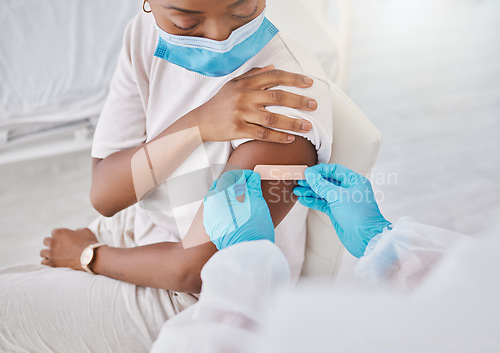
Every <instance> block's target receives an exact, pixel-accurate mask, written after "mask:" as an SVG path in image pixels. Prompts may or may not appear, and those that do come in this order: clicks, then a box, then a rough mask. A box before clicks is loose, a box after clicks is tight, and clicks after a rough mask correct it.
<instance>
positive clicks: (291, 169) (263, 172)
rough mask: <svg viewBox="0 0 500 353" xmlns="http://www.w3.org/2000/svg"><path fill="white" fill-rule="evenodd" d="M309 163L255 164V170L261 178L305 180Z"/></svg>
mask: <svg viewBox="0 0 500 353" xmlns="http://www.w3.org/2000/svg"><path fill="white" fill-rule="evenodd" d="M306 168H307V165H264V164H260V165H257V166H255V168H254V169H253V171H254V172H256V173H259V174H260V178H261V180H304V179H305V176H304V173H305V171H306Z"/></svg>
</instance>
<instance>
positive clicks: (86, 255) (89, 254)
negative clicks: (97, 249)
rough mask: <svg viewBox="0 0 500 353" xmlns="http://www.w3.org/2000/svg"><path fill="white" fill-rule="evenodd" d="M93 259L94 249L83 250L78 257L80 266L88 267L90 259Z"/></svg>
mask: <svg viewBox="0 0 500 353" xmlns="http://www.w3.org/2000/svg"><path fill="white" fill-rule="evenodd" d="M93 257H94V249H90V248H85V250H83V252H82V256H81V257H80V262H81V264H82V265H88V264H89V263H90V262H91V261H92V258H93Z"/></svg>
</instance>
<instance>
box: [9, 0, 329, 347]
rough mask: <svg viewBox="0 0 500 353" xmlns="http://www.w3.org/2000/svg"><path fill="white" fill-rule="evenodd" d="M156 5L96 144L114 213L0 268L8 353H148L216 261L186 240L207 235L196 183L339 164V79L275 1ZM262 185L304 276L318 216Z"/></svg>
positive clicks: (116, 85)
mask: <svg viewBox="0 0 500 353" xmlns="http://www.w3.org/2000/svg"><path fill="white" fill-rule="evenodd" d="M148 2H149V6H150V8H151V11H149V10H148V11H146V10H145V12H147V13H140V14H138V15H137V16H136V17H135V18H134V19H133V20H132V21H131V22H130V24H129V25H128V27H127V29H126V33H125V37H124V44H123V50H122V52H121V54H120V57H119V62H118V67H117V70H116V73H115V75H114V77H113V80H112V83H111V89H110V93H109V97H108V99H107V102H106V104H105V106H104V108H103V110H102V114H101V117H100V119H99V122H98V125H97V128H96V133H95V137H94V144H93V148H92V157H93V158H94V159H93V170H92V189H91V195H90V197H91V201H92V204H93V205H94V207H95V208H96V209H97V210H98V211H99V212H100V213H101V214H102V215H103V216H102V217H99V218H98V219H97V220H96V221H95V222H93V223H92V224H91V225H89V226H88V227H87V228H83V229H78V230H74V231H73V230H68V229H55V230H54V231H53V233H52V236H51V237H49V238H45V239H44V245H45V246H46V247H47V248H46V249H43V250H42V251H41V256H42V257H43V260H42V264H43V265H48V266H34V265H30V266H16V267H11V268H7V269H4V270H2V271H0V287H1V288H2V289H1V290H0V300H1V303H0V305H1V307H2V310H1V313H0V318H1V319H2V323H3V324H2V327H1V328H0V350H1V351H2V352H16V351H23V352H24V351H36V352H62V351H70V352H134V353H136V352H147V351H148V350H149V349H150V347H151V344H152V342H153V341H154V339H155V338H156V336H157V334H158V332H159V331H160V329H161V327H162V325H163V323H164V321H165V320H167V319H168V318H170V317H172V316H173V315H175V314H176V313H178V312H180V311H181V310H183V309H185V308H186V307H188V306H189V305H191V304H193V303H194V302H196V300H197V294H196V293H199V291H200V288H201V279H200V271H201V268H202V267H203V265H204V264H205V262H206V261H208V259H209V258H210V257H211V256H212V255H213V254H214V253H215V252H216V248H215V247H214V245H213V244H212V243H211V242H199V243H196V241H195V242H194V243H192V244H191V245H193V246H185V245H186V242H184V244H183V242H181V240H182V239H183V238H184V239H196V238H197V237H198V238H199V236H200V235H203V234H204V229H203V225H202V219H201V217H200V212H199V210H198V208H199V207H200V205H201V201H202V198H203V196H204V195H199V194H196V193H193V190H194V189H198V190H203V191H204V192H206V191H207V190H208V188H209V186H210V184H211V182H212V181H213V180H214V179H215V178H217V177H218V175H219V174H220V173H221V172H222V170H221V169H218V168H217V165H225V169H234V168H242V169H253V168H254V166H255V165H257V164H307V165H313V164H316V163H318V162H327V161H328V160H329V158H330V149H331V130H332V127H331V116H332V102H331V95H330V89H329V84H328V81H327V80H326V78H325V74H324V73H323V71H322V69H321V68H320V66H319V64H318V63H317V61H316V60H315V59H314V57H313V56H312V55H311V54H309V53H307V52H306V51H305V50H304V49H303V48H302V47H300V46H298V45H297V44H295V43H293V42H292V41H291V40H289V39H287V38H286V37H285V36H283V35H282V34H281V33H279V32H278V30H277V29H276V28H275V27H274V26H273V25H272V23H271V22H269V20H267V18H265V16H264V9H265V5H266V1H265V0H203V1H201V0H149V1H148ZM144 5H145V7H147V4H146V1H145V4H144ZM143 7H144V6H143ZM149 12H152V14H151V13H149ZM270 65H273V66H270ZM256 68H260V69H256ZM304 75H307V76H304ZM311 78H312V79H311ZM306 96H307V97H306ZM308 97H309V98H308ZM148 178H149V179H148ZM141 180H142V181H141ZM144 180H150V181H151V182H150V185H149V184H148V182H144ZM148 185H149V186H148ZM262 187H263V191H264V197H265V198H266V201H267V202H268V205H269V208H270V211H271V216H272V219H273V222H274V225H275V227H276V243H277V245H278V246H279V247H280V248H281V250H282V251H283V252H284V254H285V256H286V257H287V259H288V261H289V265H290V267H291V271H292V276H293V278H294V280H296V279H297V278H298V276H299V273H300V270H301V266H302V261H303V254H304V245H305V220H306V214H307V210H306V209H305V208H303V207H301V206H300V205H297V206H295V207H293V206H294V203H295V200H294V199H293V196H292V189H293V187H294V185H293V184H291V183H288V184H287V183H285V182H278V183H271V182H263V183H262ZM172 194H176V195H181V196H180V197H179V196H177V197H174V198H172ZM164 195H167V197H166V198H165V197H164ZM179 199H180V200H179ZM292 207H293V208H292ZM197 210H198V212H197ZM196 215H198V217H197V216H196ZM190 224H191V226H189V225H190ZM201 239H202V238H201ZM96 243H104V244H105V245H106V246H103V245H102V244H101V245H100V246H93V244H96ZM89 246H90V248H89ZM82 252H83V253H84V255H88V257H86V256H83V257H82V258H80V255H81V254H82ZM82 265H83V267H86V269H87V270H88V272H90V273H87V272H85V271H84V270H83V267H82ZM75 270H79V271H75ZM94 274H98V275H99V276H96V275H94Z"/></svg>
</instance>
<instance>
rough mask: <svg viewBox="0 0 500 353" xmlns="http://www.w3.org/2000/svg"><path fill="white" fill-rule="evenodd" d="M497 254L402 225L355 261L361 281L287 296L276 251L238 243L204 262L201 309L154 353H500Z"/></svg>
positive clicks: (444, 233) (182, 319) (495, 245)
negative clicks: (394, 352) (368, 352)
mask: <svg viewBox="0 0 500 353" xmlns="http://www.w3.org/2000/svg"><path fill="white" fill-rule="evenodd" d="M499 249H500V239H497V238H492V239H480V240H474V239H472V238H469V237H466V236H464V235H461V234H458V233H455V232H452V231H448V230H444V229H440V228H436V227H432V226H427V225H423V224H419V223H418V222H415V221H414V220H412V219H410V218H403V219H401V220H399V221H398V222H396V223H395V224H394V227H393V229H392V230H386V231H385V232H384V233H382V234H381V235H380V236H378V237H377V238H375V239H374V240H373V241H371V242H370V243H369V246H368V247H367V251H366V252H365V256H364V257H362V258H361V259H360V260H359V262H358V264H357V266H356V269H355V274H356V275H357V276H358V277H361V278H363V279H365V280H366V281H359V282H357V283H350V284H349V285H346V286H342V284H341V283H336V284H335V285H334V286H326V285H325V284H321V283H317V282H312V283H311V282H305V283H301V284H299V285H298V287H297V288H295V289H294V290H293V291H291V290H290V288H288V286H287V283H288V280H289V271H288V266H287V263H286V260H285V258H284V257H283V255H282V254H281V252H280V251H279V249H278V248H277V247H276V246H275V245H274V244H272V243H271V242H269V241H265V240H262V241H253V242H247V243H240V244H237V245H235V246H232V247H229V248H226V249H225V250H222V251H219V252H218V253H217V254H215V255H214V256H213V257H212V258H211V259H210V261H208V262H207V264H206V265H205V267H204V268H203V271H202V280H203V288H202V294H201V298H200V301H199V302H198V303H197V304H195V305H193V306H192V307H190V308H189V309H187V310H186V311H184V312H182V313H181V314H179V315H177V316H176V317H174V318H173V319H170V320H169V321H168V322H167V323H166V324H165V325H164V327H163V329H162V331H161V333H160V335H159V337H158V339H157V341H156V342H155V344H154V345H153V348H152V351H151V352H153V353H159V352H205V353H210V352H259V353H261V352H269V353H270V352H287V353H289V352H291V353H294V352H297V353H299V352H366V351H380V350H381V349H382V350H384V349H385V350H389V351H391V350H392V351H398V352H440V353H442V352H456V351H458V350H460V351H463V352H477V351H479V350H481V351H492V352H493V351H494V352H498V351H500V338H499V337H500V336H499V335H498V331H497V330H498V327H500V325H499V322H498V321H499V319H498V318H499V317H500V315H499V314H500V308H499V306H498V305H497V298H499V297H500V276H498V275H496V274H495V272H496V271H495V268H496V267H495V266H494V264H495V263H496V264H497V265H498V266H500V259H498V256H497V255H498V250H499ZM445 255H446V256H445ZM370 282H371V283H376V284H378V285H376V286H374V285H371V284H369V283H370ZM399 289H403V290H404V291H401V290H399Z"/></svg>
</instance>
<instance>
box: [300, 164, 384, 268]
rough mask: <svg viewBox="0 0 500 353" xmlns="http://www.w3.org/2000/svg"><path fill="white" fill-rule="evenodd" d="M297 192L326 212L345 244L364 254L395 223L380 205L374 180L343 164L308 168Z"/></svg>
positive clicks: (308, 203) (305, 202) (308, 204)
mask: <svg viewBox="0 0 500 353" xmlns="http://www.w3.org/2000/svg"><path fill="white" fill-rule="evenodd" d="M305 176H306V180H300V181H299V185H300V186H298V187H296V188H295V189H294V190H293V193H294V194H295V195H297V196H298V197H299V199H298V201H299V202H300V203H301V204H302V205H304V206H306V207H309V208H312V209H314V210H318V211H321V212H324V213H326V214H327V215H328V217H330V221H331V222H332V224H333V227H334V228H335V231H336V232H337V235H338V236H339V239H340V241H341V242H342V244H343V245H344V246H345V248H346V249H347V250H348V251H349V252H350V253H351V254H352V255H354V256H356V257H358V258H359V257H361V256H363V254H364V252H365V249H366V245H367V244H368V242H369V241H370V240H371V239H372V238H373V237H374V236H376V235H377V234H380V233H382V231H383V230H384V228H385V227H387V226H390V225H391V223H390V222H389V221H387V220H386V219H385V218H384V217H383V216H382V214H381V213H380V210H379V208H378V205H377V202H376V200H375V195H374V194H373V190H372V186H371V184H370V181H369V180H368V179H366V178H365V177H364V176H362V175H359V174H357V173H356V172H353V171H352V170H350V169H348V168H346V167H344V166H342V165H340V164H318V165H316V166H314V167H310V168H307V169H306V172H305Z"/></svg>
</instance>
